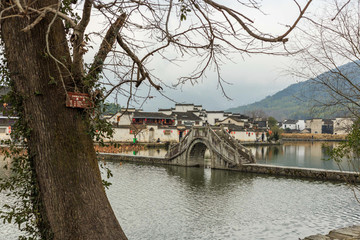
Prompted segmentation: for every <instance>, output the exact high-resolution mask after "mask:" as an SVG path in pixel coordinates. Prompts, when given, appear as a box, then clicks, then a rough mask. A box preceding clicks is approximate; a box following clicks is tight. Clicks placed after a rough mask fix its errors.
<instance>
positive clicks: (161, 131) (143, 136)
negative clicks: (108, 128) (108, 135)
mask: <svg viewBox="0 0 360 240" xmlns="http://www.w3.org/2000/svg"><path fill="white" fill-rule="evenodd" d="M142 126H143V128H142V127H139V126H138V127H137V128H136V127H131V128H129V127H126V126H120V127H116V128H114V135H113V138H112V139H111V141H114V142H133V141H134V139H135V138H136V141H137V142H140V143H155V142H157V141H158V139H159V141H160V142H178V141H179V133H178V130H177V129H176V127H175V126H172V127H166V128H164V127H161V126H159V125H142ZM109 140H110V139H109ZM109 140H108V141H109Z"/></svg>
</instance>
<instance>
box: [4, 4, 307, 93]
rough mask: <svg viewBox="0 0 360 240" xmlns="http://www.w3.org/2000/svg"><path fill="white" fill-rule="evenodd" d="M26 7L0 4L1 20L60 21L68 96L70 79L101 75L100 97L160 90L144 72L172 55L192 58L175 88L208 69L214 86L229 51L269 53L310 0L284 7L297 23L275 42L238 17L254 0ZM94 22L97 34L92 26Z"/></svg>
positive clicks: (157, 81)
mask: <svg viewBox="0 0 360 240" xmlns="http://www.w3.org/2000/svg"><path fill="white" fill-rule="evenodd" d="M33 2H35V1H31V0H30V1H22V0H11V1H2V11H1V17H2V19H3V20H5V19H6V18H11V17H20V18H28V19H30V16H31V17H32V18H31V19H34V16H36V18H35V21H29V23H28V25H27V27H25V28H24V29H23V31H25V32H27V31H30V30H31V29H32V28H33V27H34V26H36V25H37V24H38V23H39V22H40V21H42V19H43V18H44V17H45V16H47V15H51V16H53V18H54V20H55V19H56V18H61V19H62V20H63V22H64V24H65V26H66V27H67V29H68V31H69V34H68V40H69V46H70V47H71V51H72V52H71V56H72V59H71V60H72V68H71V69H68V72H69V74H71V76H72V77H73V79H74V83H75V86H74V88H75V91H83V90H82V89H77V85H76V83H77V82H78V81H83V80H84V79H85V80H86V81H87V85H88V86H90V87H93V86H94V85H95V84H96V83H97V79H98V76H99V75H102V77H103V79H102V80H101V82H102V83H103V84H105V86H106V85H107V87H106V89H107V91H106V92H105V93H104V97H107V96H109V95H110V94H111V93H113V92H117V93H121V94H123V95H127V96H132V95H134V93H135V92H136V87H138V86H139V85H140V84H142V83H145V84H147V85H149V86H152V87H154V88H155V89H157V90H161V89H162V87H163V86H164V83H163V82H162V79H159V78H157V77H156V76H154V74H153V72H152V69H151V68H149V67H147V66H148V64H149V63H150V62H151V61H152V60H153V59H165V60H168V61H170V62H172V63H176V59H177V58H178V57H180V58H187V57H188V58H191V57H193V56H195V57H196V58H197V59H198V65H197V66H195V67H194V69H193V71H192V73H191V74H189V75H186V76H182V77H179V81H178V83H179V84H180V83H184V82H185V81H190V82H191V83H195V82H196V81H197V80H198V79H200V78H202V77H203V76H204V73H205V72H206V70H207V69H208V68H213V69H215V70H216V72H217V73H218V81H219V83H220V86H222V85H221V84H222V79H221V76H220V65H221V63H222V60H223V59H224V58H226V56H227V54H228V53H229V52H234V51H237V52H239V53H241V54H251V53H269V52H271V50H272V49H273V47H274V46H275V45H282V44H285V43H286V42H287V41H288V36H289V33H290V32H291V31H292V30H293V29H294V28H295V27H296V25H297V23H298V22H299V20H300V19H301V18H302V17H303V15H304V13H305V11H306V9H307V8H308V6H309V4H310V2H311V0H308V1H303V2H302V3H299V2H297V1H294V2H292V3H289V5H291V4H293V5H294V6H296V7H297V8H298V17H297V18H296V20H295V21H294V22H292V23H286V24H288V30H287V31H285V32H284V33H283V34H281V35H279V36H273V35H272V34H271V33H264V32H261V31H259V30H258V29H257V28H256V26H255V24H254V19H253V18H252V16H248V15H246V14H247V13H248V11H249V10H252V11H254V10H256V11H260V12H261V2H260V1H255V0H247V1H246V0H244V1H242V0H241V1H240V0H238V1H225V2H222V1H212V0H203V1H196V0H162V1H158V0H150V1H138V0H128V1H123V0H121V1H120V0H116V1H100V0H83V1H76V0H71V1H70V0H65V1H57V3H55V4H53V5H49V6H46V7H43V8H41V9H36V8H34V7H33ZM54 2H56V1H54ZM99 21H100V22H102V25H101V29H98V28H99V27H97V28H96V27H94V23H95V22H99ZM97 26H98V25H97ZM50 28H51V25H50V26H49V29H50ZM49 32H50V31H49ZM98 39H101V40H99V41H98ZM100 42H101V43H100ZM99 43H100V44H99ZM92 48H93V49H94V50H95V49H96V51H97V52H96V53H95V54H94V51H93V50H92ZM89 49H91V51H89V55H90V56H89V57H87V56H85V55H86V53H87V51H88V50H89ZM47 52H48V54H49V55H50V56H51V57H52V58H53V60H54V61H56V62H57V64H58V65H59V67H60V66H63V67H64V66H66V64H65V63H63V62H62V59H57V58H55V57H53V55H52V53H51V46H47ZM91 56H93V57H94V58H93V59H94V60H93V61H92V62H91V63H90V62H89V61H85V63H88V64H85V65H84V60H83V59H84V58H85V59H89V58H91ZM114 79H116V80H114Z"/></svg>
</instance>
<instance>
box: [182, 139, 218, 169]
mask: <svg viewBox="0 0 360 240" xmlns="http://www.w3.org/2000/svg"><path fill="white" fill-rule="evenodd" d="M187 161H188V162H187V165H198V166H200V167H206V168H210V167H211V166H212V152H211V151H210V149H209V147H208V146H207V145H206V144H205V143H204V142H202V141H195V142H194V143H193V144H192V145H191V146H190V148H189V151H188V157H187Z"/></svg>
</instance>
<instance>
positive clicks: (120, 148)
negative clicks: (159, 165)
mask: <svg viewBox="0 0 360 240" xmlns="http://www.w3.org/2000/svg"><path fill="white" fill-rule="evenodd" d="M168 147H169V144H168V143H136V144H133V143H111V144H109V143H107V144H105V145H103V146H102V145H100V144H94V148H95V151H96V152H99V153H125V152H131V151H136V152H138V151H142V150H148V149H153V148H155V149H158V148H163V149H166V150H167V149H168Z"/></svg>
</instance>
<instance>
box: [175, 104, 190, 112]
mask: <svg viewBox="0 0 360 240" xmlns="http://www.w3.org/2000/svg"><path fill="white" fill-rule="evenodd" d="M193 110H195V105H194V104H193V103H185V104H184V103H177V104H175V109H174V110H173V112H187V111H193Z"/></svg>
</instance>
